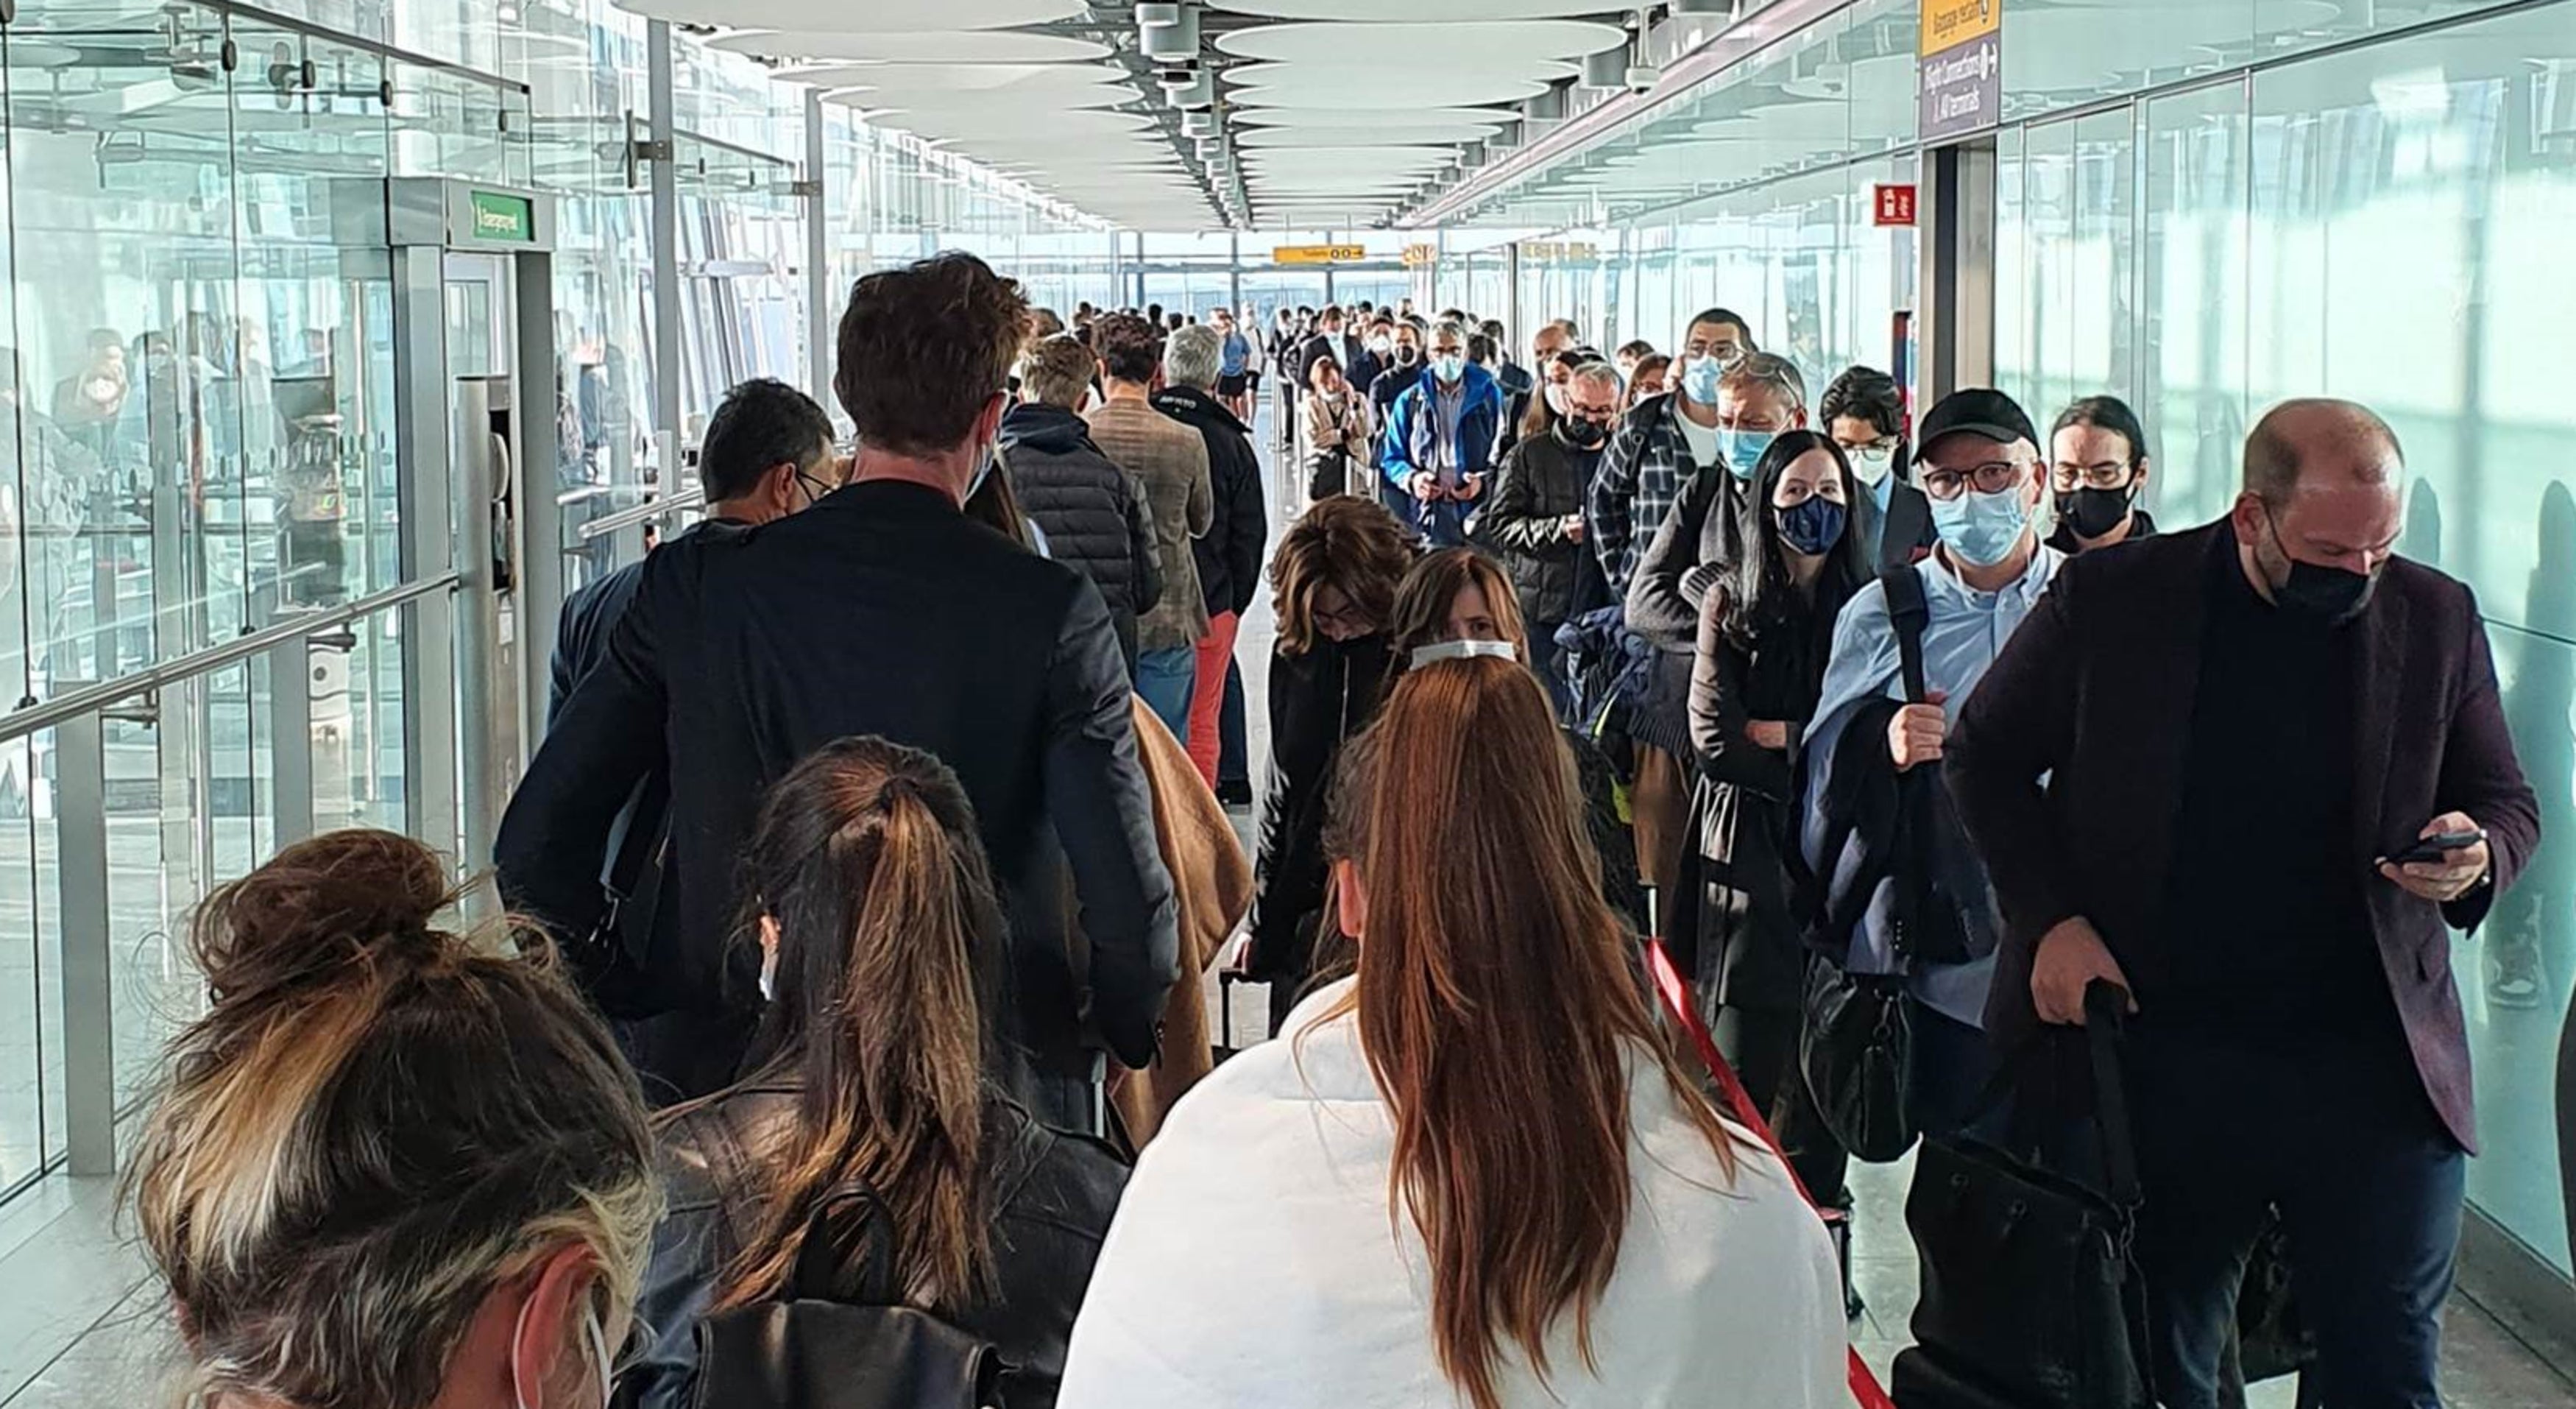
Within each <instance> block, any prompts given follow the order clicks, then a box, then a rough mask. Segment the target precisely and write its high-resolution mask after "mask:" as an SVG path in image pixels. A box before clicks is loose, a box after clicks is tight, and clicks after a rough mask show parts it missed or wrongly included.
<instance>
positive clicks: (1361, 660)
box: [1248, 494, 1413, 1031]
mask: <svg viewBox="0 0 2576 1409" xmlns="http://www.w3.org/2000/svg"><path fill="white" fill-rule="evenodd" d="M1411 537H1412V536H1411V534H1409V533H1408V532H1407V531H1406V530H1405V528H1404V526H1403V525H1401V524H1399V523H1398V522H1396V518H1395V516H1394V515H1393V514H1390V513H1388V512H1387V511H1386V510H1385V509H1383V508H1381V507H1379V506H1378V505H1377V504H1375V503H1372V502H1370V501H1369V500H1366V499H1359V498H1355V497H1353V496H1350V495H1347V494H1345V495H1337V496H1335V497H1332V498H1329V499H1319V500H1317V501H1315V503H1314V505H1313V506H1312V507H1310V508H1308V509H1307V510H1306V513H1305V515H1304V517H1302V518H1300V519H1298V521H1297V525H1296V527H1294V528H1291V529H1289V530H1288V532H1287V534H1286V535H1285V536H1284V537H1282V538H1281V539H1280V540H1279V551H1278V553H1277V555H1276V556H1274V557H1273V558H1272V559H1271V560H1270V582H1271V588H1272V592H1273V594H1274V604H1275V607H1276V610H1277V614H1278V618H1279V643H1278V647H1277V649H1276V651H1275V653H1274V654H1273V655H1272V657H1271V661H1270V786H1269V794H1268V796H1267V797H1266V798H1265V799H1264V800H1263V804H1262V812H1261V848H1260V852H1261V854H1260V859H1259V862H1258V865H1257V868H1256V869H1257V873H1258V875H1257V880H1256V882H1255V887H1254V891H1253V897H1252V919H1251V929H1252V955H1251V963H1250V965H1249V966H1248V971H1249V974H1250V976H1251V977H1252V978H1254V979H1256V980H1258V981H1260V982H1263V983H1267V984H1269V985H1270V1023H1271V1027H1272V1029H1273V1030H1274V1031H1275V1030H1276V1029H1277V1028H1278V1026H1279V1024H1280V1023H1281V1022H1283V1021H1285V1020H1286V1019H1287V1016H1288V1013H1289V1011H1290V1010H1291V1009H1292V1008H1294V1007H1295V1006H1296V1002H1297V995H1298V994H1299V993H1300V992H1301V991H1302V990H1303V989H1304V988H1305V986H1306V983H1307V981H1308V979H1309V978H1310V977H1311V972H1312V969H1313V965H1314V957H1315V938H1316V930H1317V927H1318V925H1319V924H1320V923H1321V922H1322V920H1323V911H1324V881H1325V876H1326V873H1327V870H1328V867H1327V864H1326V861H1325V857H1324V822H1325V820H1326V813H1327V806H1326V804H1327V803H1328V802H1329V800H1330V796H1331V793H1332V783H1333V772H1334V768H1335V766H1336V765H1337V764H1338V763H1339V762H1340V760H1341V755H1342V745H1343V744H1344V743H1345V742H1347V741H1348V740H1349V739H1350V738H1351V737H1352V736H1353V735H1355V734H1357V733H1359V731H1361V730H1362V729H1365V728H1367V727H1368V724H1369V721H1370V720H1372V719H1374V718H1376V717H1377V707H1378V703H1379V701H1381V700H1382V699H1384V698H1385V696H1386V682H1387V676H1388V662H1389V659H1390V652H1389V650H1388V643H1387V624H1388V622H1389V621H1390V620H1392V618H1393V613H1394V608H1395V590H1396V586H1397V584H1398V583H1400V582H1402V581H1403V580H1404V573H1405V569H1406V568H1408V567H1410V566H1411V565H1412V562H1413V552H1412V547H1411Z"/></svg>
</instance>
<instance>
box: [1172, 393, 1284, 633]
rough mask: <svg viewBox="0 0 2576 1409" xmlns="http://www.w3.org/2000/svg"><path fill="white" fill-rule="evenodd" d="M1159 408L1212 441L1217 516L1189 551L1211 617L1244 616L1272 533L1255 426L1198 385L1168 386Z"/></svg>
mask: <svg viewBox="0 0 2576 1409" xmlns="http://www.w3.org/2000/svg"><path fill="white" fill-rule="evenodd" d="M1154 409H1155V410H1157V411H1160V412H1162V413H1163V414H1164V415H1166V416H1169V417H1171V418H1172V419H1173V420H1175V421H1178V422H1180V423H1181V424H1182V425H1185V426H1188V427H1189V428H1190V429H1192V430H1194V431H1197V432H1198V433H1199V435H1200V436H1201V437H1202V438H1203V439H1205V440H1206V441H1207V452H1208V487H1209V488H1210V489H1211V490H1213V491H1215V494H1216V518H1215V522H1214V524H1213V525H1212V526H1211V527H1210V528H1209V529H1208V531H1207V533H1206V535H1205V536H1204V537H1200V538H1197V539H1193V540H1191V543H1190V550H1191V551H1192V552H1193V553H1195V554H1197V555H1198V560H1199V590H1200V591H1202V592H1204V593H1205V594H1206V595H1207V609H1208V615H1209V616H1223V615H1224V614H1225V613H1227V612H1233V613H1234V614H1236V615H1237V616H1240V615H1242V614H1243V609H1244V608H1246V607H1248V606H1251V605H1252V598H1253V596H1254V594H1256V593H1258V592H1259V591H1260V590H1261V559H1262V549H1263V548H1265V547H1267V546H1268V539H1269V536H1270V514H1269V511H1268V510H1266V509H1264V508H1263V507H1262V504H1261V454H1260V452H1259V451H1256V450H1254V449H1253V448H1252V428H1251V427H1249V426H1247V425H1245V424H1244V423H1243V422H1242V420H1241V419H1240V418H1238V417H1237V416H1236V415H1235V414H1234V413H1233V412H1232V411H1229V410H1227V409H1225V403H1224V402H1222V401H1219V400H1217V399H1216V398H1215V397H1213V396H1210V395H1208V394H1207V393H1206V392H1204V391H1201V390H1199V389H1198V388H1197V387H1187V386H1169V387H1165V388H1163V389H1162V390H1161V391H1158V392H1156V393H1154Z"/></svg>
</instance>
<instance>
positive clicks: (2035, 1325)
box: [1893, 981, 2155, 1409]
mask: <svg viewBox="0 0 2576 1409" xmlns="http://www.w3.org/2000/svg"><path fill="white" fill-rule="evenodd" d="M2127 1008H2128V998H2127V995H2126V994H2124V993H2123V992H2122V991H2121V990H2120V989H2119V988H2118V987H2117V986H2115V985H2113V984H2110V983H2105V982H2099V981H2097V982H2095V983H2094V984H2093V986H2092V987H2091V988H2090V989H2089V990H2087V991H2086V993H2085V995H2084V1010H2085V1026H2084V1028H2083V1029H2082V1032H2081V1040H2082V1041H2083V1043H2084V1046H2085V1052H2086V1056H2087V1058H2088V1068H2089V1072H2090V1076H2091V1080H2092V1086H2093V1102H2094V1118H2093V1121H2092V1124H2093V1125H2094V1127H2095V1129H2096V1130H2097V1131H2098V1133H2099V1135H2100V1138H2101V1144H2102V1165H2103V1170H2104V1175H2105V1178H2104V1187H2103V1188H2101V1189H2095V1188H2093V1187H2091V1186H2090V1185H2088V1184H2086V1183H2084V1182H2082V1181H2081V1180H2078V1179H2075V1178H2072V1177H2069V1176H2068V1175H2067V1174H2065V1173H2062V1172H2060V1171H2057V1170H2052V1169H2049V1168H2046V1167H2045V1166H2044V1165H2043V1164H2042V1163H2041V1161H2040V1160H2039V1158H2038V1157H2037V1156H2036V1154H2034V1153H2032V1152H2030V1151H2028V1150H2026V1149H2020V1148H2015V1149H2007V1148H2005V1147H2004V1146H2002V1145H1998V1144H1994V1143H1991V1142H1989V1141H1987V1140H1985V1139H1982V1138H1980V1137H1979V1136H1977V1135H1974V1134H1965V1133H1963V1134H1950V1135H1938V1136H1927V1137H1925V1139H1924V1141H1923V1149H1922V1153H1921V1154H1920V1155H1919V1156H1918V1157H1917V1163H1916V1164H1915V1167H1914V1188H1913V1191H1912V1192H1911V1193H1910V1194H1909V1195H1908V1196H1907V1198H1906V1201H1905V1222H1906V1226H1907V1227H1908V1228H1909V1229H1910V1230H1911V1231H1912V1233H1913V1235H1914V1246H1915V1249H1916V1251H1917V1253H1918V1255H1919V1257H1920V1260H1921V1263H1922V1268H1923V1295H1922V1299H1921V1300H1920V1301H1919V1302H1917V1303H1916V1305H1915V1309H1914V1341H1915V1344H1914V1345H1913V1347H1912V1348H1910V1349H1907V1350H1905V1351H1904V1352H1902V1353H1900V1354H1899V1355H1898V1356H1897V1357H1896V1366H1895V1374H1894V1376H1893V1383H1894V1389H1895V1391H1896V1398H1897V1401H1898V1402H1899V1403H1901V1404H1903V1405H1904V1406H1905V1409H2150V1406H2152V1405H2153V1404H2154V1403H2155V1395H2154V1392H2153V1387H2152V1384H2151V1383H2150V1378H2149V1371H2148V1361H2147V1345H2148V1342H2147V1335H2146V1295H2145V1292H2146V1289H2145V1285H2144V1281H2143V1279H2142V1278H2141V1277H2140V1275H2139V1272H2138V1266H2137V1262H2136V1259H2135V1258H2134V1257H2133V1256H2132V1255H2131V1245H2132V1243H2133V1241H2134V1238H2135V1234H2136V1227H2137V1211H2138V1202H2139V1192H2138V1167H2137V1157H2136V1153H2135V1151H2134V1149H2133V1148H2132V1146H2131V1144H2130V1138H2129V1118H2128V1098H2127V1091H2126V1088H2125V1087H2124V1086H2123V1085H2122V1083H2121V1079H2120V1069H2119V1053H2118V1044H2119V1040H2120V1030H2121V1024H2122V1022H2123V1020H2124V1017H2125V1014H2126V1012H2127ZM2074 1036H2075V1034H2066V1033H2043V1034H2041V1035H2039V1036H2037V1037H2034V1038H2033V1039H2032V1040H2031V1041H2030V1042H2028V1043H2026V1044H2025V1045H2024V1046H2023V1047H2022V1048H2021V1049H2020V1050H2019V1051H2018V1052H2016V1053H2015V1054H2014V1055H2013V1057H2012V1058H2011V1059H2009V1060H2008V1061H2007V1062H2006V1064H2005V1066H2004V1069H2003V1070H2002V1071H2000V1072H1998V1073H1997V1074H1996V1076H1995V1079H1994V1080H1993V1082H1991V1083H1990V1084H1989V1085H1988V1087H1987V1089H1986V1091H1985V1093H1984V1095H1983V1096H1982V1097H1981V1099H1980V1100H1979V1102H1978V1105H1977V1108H1976V1111H1975V1113H1974V1114H1973V1115H1972V1116H1971V1123H1972V1124H1973V1122H1974V1121H1975V1119H1976V1118H1977V1117H1979V1116H1982V1115H1984V1114H1985V1113H1987V1112H1990V1111H1992V1110H1994V1109H1996V1108H1997V1106H1998V1104H1999V1103H2000V1102H2001V1100H2002V1099H2003V1097H2005V1096H2006V1095H2008V1094H2009V1093H2010V1092H2011V1091H2012V1089H2013V1088H2014V1086H2015V1085H2016V1084H2017V1082H2018V1079H2019V1078H2021V1077H2022V1076H2024V1075H2025V1074H2026V1073H2027V1072H2028V1071H2029V1070H2030V1069H2031V1066H2032V1063H2033V1062H2034V1061H2035V1060H2038V1059H2041V1058H2044V1057H2046V1056H2047V1055H2048V1054H2049V1052H2050V1051H2051V1049H2052V1048H2053V1047H2054V1046H2055V1045H2056V1044H2057V1043H2059V1042H2062V1041H2065V1040H2068V1039H2070V1038H2072V1037H2074Z"/></svg>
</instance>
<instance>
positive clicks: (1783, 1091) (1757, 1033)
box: [1709, 1007, 1851, 1207]
mask: <svg viewBox="0 0 2576 1409" xmlns="http://www.w3.org/2000/svg"><path fill="white" fill-rule="evenodd" d="M1805 1027H1806V1018H1805V1015H1804V1014H1802V1013H1798V1012H1795V1011H1791V1012H1771V1011H1767V1010H1763V1009H1756V1008H1724V1007H1721V1008H1719V1009H1718V1010H1717V1020H1716V1021H1715V1022H1714V1023H1712V1024H1711V1025H1710V1032H1709V1035H1710V1036H1712V1037H1714V1038H1716V1039H1717V1051H1718V1055H1719V1056H1722V1057H1724V1058H1726V1062H1727V1065H1729V1066H1731V1067H1733V1068H1735V1075H1736V1077H1737V1079H1738V1080H1741V1081H1742V1082H1743V1083H1744V1094H1746V1095H1748V1096H1751V1097H1752V1098H1753V1104H1754V1105H1756V1106H1758V1107H1760V1108H1761V1110H1762V1118H1763V1119H1765V1120H1767V1121H1769V1122H1771V1133H1772V1134H1773V1135H1775V1136H1777V1137H1779V1140H1780V1149H1781V1151H1782V1152H1783V1153H1785V1154H1786V1155H1788V1156H1789V1167H1790V1168H1791V1169H1794V1170H1796V1171H1797V1174H1798V1179H1799V1181H1800V1182H1801V1183H1804V1184H1805V1185H1806V1186H1807V1192H1808V1193H1809V1194H1811V1195H1813V1196H1814V1197H1815V1200H1816V1202H1817V1203H1819V1204H1824V1205H1826V1206H1828V1207H1833V1206H1839V1205H1842V1204H1845V1203H1847V1202H1848V1200H1847V1199H1846V1197H1845V1190H1844V1188H1843V1175H1844V1172H1845V1171H1846V1170H1848V1169H1849V1168H1850V1167H1851V1155H1850V1153H1849V1152H1847V1151H1845V1150H1844V1149H1843V1146H1842V1142H1841V1141H1839V1140H1836V1139H1835V1138H1834V1133H1833V1132H1832V1131H1830V1130H1828V1129H1826V1128H1825V1122H1824V1118H1823V1117H1822V1116H1820V1115H1818V1114H1817V1112H1816V1098H1815V1096H1814V1095H1813V1094H1812V1093H1811V1092H1809V1090H1808V1089H1807V1078H1806V1074H1805V1072H1804V1071H1802V1070H1801V1069H1800V1067H1799V1065H1798V1038H1799V1036H1800V1034H1801V1033H1802V1032H1803V1031H1804V1030H1805Z"/></svg>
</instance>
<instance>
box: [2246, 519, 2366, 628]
mask: <svg viewBox="0 0 2576 1409" xmlns="http://www.w3.org/2000/svg"><path fill="white" fill-rule="evenodd" d="M2272 546H2273V547H2275V548H2278V549H2279V550H2280V552H2281V557H2282V559H2283V560H2284V561H2286V562H2288V563H2289V565H2290V575H2289V576H2288V577H2286V578H2283V579H2282V580H2281V581H2279V582H2276V583H2273V584H2272V600H2273V601H2275V602H2278V603H2280V604H2281V607H2282V609H2283V610H2285V611H2288V612H2291V613H2294V614H2295V615H2298V616H2301V617H2305V618H2306V619H2308V620H2309V621H2313V622H2315V623H2316V624H2317V625H2319V626H2341V625H2343V624H2344V623H2346V622H2348V621H2351V620H2352V619H2353V618H2355V617H2358V616H2360V615H2361V614H2362V613H2363V612H2364V611H2366V610H2368V609H2369V607H2370V594H2371V592H2372V591H2373V590H2374V589H2376V588H2377V587H2378V586H2379V575H2378V574H2377V573H2359V572H2346V571H2344V570H2343V569H2342V568H2330V567H2327V566H2325V565H2324V564H2322V563H2303V562H2300V561H2299V560H2298V559H2296V558H2293V557H2291V556H2290V550H2289V548H2288V547H2287V546H2286V545H2284V544H2283V543H2282V542H2281V530H2280V529H2279V528H2278V527H2277V526H2276V527H2274V528H2273V529H2272Z"/></svg>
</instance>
